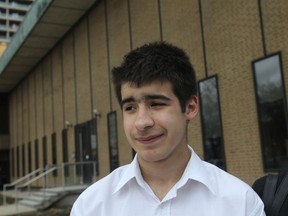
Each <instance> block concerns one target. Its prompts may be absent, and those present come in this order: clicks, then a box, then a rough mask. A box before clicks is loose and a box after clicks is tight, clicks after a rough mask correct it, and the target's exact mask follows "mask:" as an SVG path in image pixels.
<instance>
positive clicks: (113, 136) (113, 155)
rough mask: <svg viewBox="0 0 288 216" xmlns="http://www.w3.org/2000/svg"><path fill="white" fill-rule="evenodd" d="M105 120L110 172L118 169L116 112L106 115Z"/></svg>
mask: <svg viewBox="0 0 288 216" xmlns="http://www.w3.org/2000/svg"><path fill="white" fill-rule="evenodd" d="M107 120H108V133H109V154H110V171H113V170H114V169H116V168H117V167H119V156H118V154H119V153H118V137H117V115H116V111H113V112H110V113H108V115H107Z"/></svg>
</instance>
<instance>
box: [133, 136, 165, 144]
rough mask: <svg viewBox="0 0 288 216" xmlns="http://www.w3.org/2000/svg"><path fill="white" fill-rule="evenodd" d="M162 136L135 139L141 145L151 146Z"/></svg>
mask: <svg viewBox="0 0 288 216" xmlns="http://www.w3.org/2000/svg"><path fill="white" fill-rule="evenodd" d="M162 136H163V134H160V135H153V136H147V137H137V138H136V140H137V141H138V142H140V143H142V144H146V145H147V144H153V143H155V142H156V141H158V140H159V139H161V137H162Z"/></svg>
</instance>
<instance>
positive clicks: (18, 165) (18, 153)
mask: <svg viewBox="0 0 288 216" xmlns="http://www.w3.org/2000/svg"><path fill="white" fill-rule="evenodd" d="M19 148H20V147H19V146H17V148H16V160H17V177H20V150H19Z"/></svg>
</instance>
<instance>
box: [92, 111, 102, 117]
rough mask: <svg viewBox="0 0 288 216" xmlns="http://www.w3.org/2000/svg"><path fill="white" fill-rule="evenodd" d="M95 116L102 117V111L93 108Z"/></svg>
mask: <svg viewBox="0 0 288 216" xmlns="http://www.w3.org/2000/svg"><path fill="white" fill-rule="evenodd" d="M93 116H94V117H95V118H97V117H101V113H100V112H99V111H98V110H97V109H93Z"/></svg>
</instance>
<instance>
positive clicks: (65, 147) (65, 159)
mask: <svg viewBox="0 0 288 216" xmlns="http://www.w3.org/2000/svg"><path fill="white" fill-rule="evenodd" d="M62 154H63V155H62V156H63V163H67V162H68V134H67V129H63V130H62ZM64 173H65V176H69V167H68V166H65V167H64Z"/></svg>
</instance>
